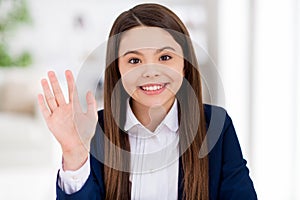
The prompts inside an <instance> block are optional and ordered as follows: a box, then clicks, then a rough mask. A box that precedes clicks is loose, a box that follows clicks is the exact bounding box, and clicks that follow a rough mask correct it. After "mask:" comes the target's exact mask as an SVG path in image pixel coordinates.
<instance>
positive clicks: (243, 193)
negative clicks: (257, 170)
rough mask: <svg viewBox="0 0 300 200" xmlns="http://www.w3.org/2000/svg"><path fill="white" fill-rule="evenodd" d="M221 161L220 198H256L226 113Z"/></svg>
mask: <svg viewBox="0 0 300 200" xmlns="http://www.w3.org/2000/svg"><path fill="white" fill-rule="evenodd" d="M221 162H222V169H221V177H220V178H221V182H220V190H219V191H220V193H219V197H220V199H222V200H223V199H224V200H225V199H230V200H235V199H236V200H240V199H243V200H255V199H257V195H256V192H255V189H254V186H253V182H252V180H251V178H250V176H249V170H248V168H247V166H246V164H247V162H246V160H245V159H244V158H243V155H242V151H241V147H240V144H239V141H238V138H237V135H236V132H235V129H234V126H233V123H232V120H231V118H230V117H229V116H228V114H227V113H226V120H225V124H224V133H223V140H222V161H221Z"/></svg>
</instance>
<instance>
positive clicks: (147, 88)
mask: <svg viewBox="0 0 300 200" xmlns="http://www.w3.org/2000/svg"><path fill="white" fill-rule="evenodd" d="M166 85H167V84H166V83H161V84H147V85H142V86H140V87H139V88H140V89H141V90H143V91H144V92H145V93H146V94H158V93H160V92H162V91H163V90H164V88H165V87H166Z"/></svg>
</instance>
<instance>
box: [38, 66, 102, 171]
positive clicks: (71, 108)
mask: <svg viewBox="0 0 300 200" xmlns="http://www.w3.org/2000/svg"><path fill="white" fill-rule="evenodd" d="M65 75H66V79H67V83H68V93H69V102H68V103H67V102H66V100H65V97H64V95H63V93H62V90H61V87H60V85H59V82H58V80H57V78H56V76H55V73H54V72H52V71H50V72H48V77H49V80H50V84H51V88H52V90H51V89H50V86H49V83H48V81H47V80H46V79H42V81H41V84H42V88H43V92H44V95H43V94H39V95H38V102H39V107H40V110H41V112H42V114H43V117H44V119H45V121H46V123H47V126H48V128H49V130H50V131H51V132H52V134H53V135H54V136H55V138H56V139H57V141H58V142H59V143H60V145H61V148H62V152H63V159H64V161H63V164H64V170H76V169H78V168H80V167H81V166H82V164H83V163H84V162H85V161H86V159H87V156H88V151H89V146H90V141H91V139H92V137H93V135H94V133H95V128H96V123H97V120H98V115H97V106H96V100H95V98H94V96H93V95H92V93H91V92H88V93H87V95H86V101H87V105H88V108H87V112H86V113H85V112H83V111H82V108H81V106H80V102H79V97H78V94H77V89H76V85H75V82H74V77H73V75H72V72H71V71H69V70H67V71H66V73H65Z"/></svg>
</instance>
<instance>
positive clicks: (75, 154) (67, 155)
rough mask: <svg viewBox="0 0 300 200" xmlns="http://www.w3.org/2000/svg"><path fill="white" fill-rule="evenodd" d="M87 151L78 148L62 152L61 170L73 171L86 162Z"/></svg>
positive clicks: (80, 147) (81, 147) (83, 148)
mask: <svg viewBox="0 0 300 200" xmlns="http://www.w3.org/2000/svg"><path fill="white" fill-rule="evenodd" d="M88 156H89V151H88V149H86V148H85V147H84V146H79V147H77V148H74V149H72V150H71V151H63V170H64V171H66V170H71V171H75V170H78V169H79V168H81V167H82V166H83V165H84V163H85V162H86V161H87V159H88Z"/></svg>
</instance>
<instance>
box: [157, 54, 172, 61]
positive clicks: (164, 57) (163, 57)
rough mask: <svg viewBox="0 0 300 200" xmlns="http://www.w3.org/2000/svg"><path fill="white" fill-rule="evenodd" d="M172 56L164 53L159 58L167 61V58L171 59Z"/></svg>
mask: <svg viewBox="0 0 300 200" xmlns="http://www.w3.org/2000/svg"><path fill="white" fill-rule="evenodd" d="M171 58H172V57H171V56H169V55H163V56H161V57H160V58H159V60H162V61H166V60H170V59H171Z"/></svg>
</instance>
